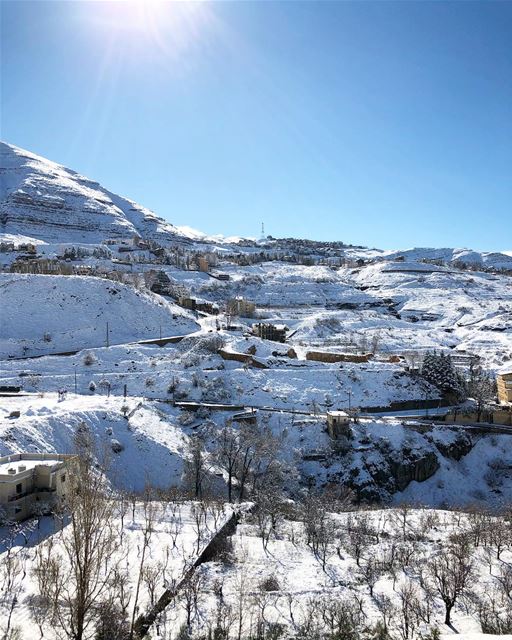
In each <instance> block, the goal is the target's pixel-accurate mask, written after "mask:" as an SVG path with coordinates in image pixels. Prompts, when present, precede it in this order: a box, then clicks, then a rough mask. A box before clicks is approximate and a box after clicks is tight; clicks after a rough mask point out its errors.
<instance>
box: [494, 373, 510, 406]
mask: <svg viewBox="0 0 512 640" xmlns="http://www.w3.org/2000/svg"><path fill="white" fill-rule="evenodd" d="M496 383H497V387H498V400H499V402H501V403H503V404H508V403H509V402H512V368H511V367H508V368H507V369H502V371H501V372H500V373H498V377H497V380H496Z"/></svg>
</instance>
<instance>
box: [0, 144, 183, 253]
mask: <svg viewBox="0 0 512 640" xmlns="http://www.w3.org/2000/svg"><path fill="white" fill-rule="evenodd" d="M0 233H2V234H13V235H20V234H21V235H24V236H29V237H34V238H37V239H39V240H44V241H47V242H61V243H65V242H82V243H90V244H94V243H99V242H101V241H102V240H104V239H105V238H121V237H133V236H134V235H135V234H138V235H140V236H142V237H144V238H151V239H155V240H159V241H160V242H162V241H165V240H169V239H172V238H173V236H176V237H178V238H183V234H181V233H180V232H179V230H178V229H177V228H176V227H175V226H174V225H172V224H170V223H168V222H165V221H164V220H162V219H160V218H158V217H157V216H155V215H154V214H153V213H152V212H151V211H149V210H148V209H145V208H144V207H141V206H140V205H138V204H136V203H135V202H132V201H131V200H128V199H127V198H122V197H120V196H117V195H115V194H113V193H111V192H110V191H107V190H106V189H104V188H103V187H102V186H101V185H99V184H98V183H97V182H94V181H92V180H89V179H88V178H86V177H84V176H81V175H80V174H78V173H76V172H75V171H72V170H71V169H67V168H65V167H63V166H62V165H59V164H56V163H55V162H51V161H49V160H46V159H44V158H41V157H39V156H37V155H34V154H32V153H29V152H28V151H24V150H23V149H20V148H18V147H15V146H14V145H9V144H6V143H4V142H0Z"/></svg>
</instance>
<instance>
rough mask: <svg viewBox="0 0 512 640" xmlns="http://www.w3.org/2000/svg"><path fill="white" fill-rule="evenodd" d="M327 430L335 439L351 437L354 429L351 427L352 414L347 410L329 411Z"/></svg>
mask: <svg viewBox="0 0 512 640" xmlns="http://www.w3.org/2000/svg"><path fill="white" fill-rule="evenodd" d="M327 431H328V432H329V435H330V436H331V438H332V439H333V440H337V439H338V438H341V437H343V436H344V437H346V438H350V437H351V436H352V429H351V428H350V416H349V415H348V413H347V412H346V411H328V412H327Z"/></svg>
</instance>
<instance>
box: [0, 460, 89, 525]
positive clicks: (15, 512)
mask: <svg viewBox="0 0 512 640" xmlns="http://www.w3.org/2000/svg"><path fill="white" fill-rule="evenodd" d="M76 460H77V457H76V456H74V455H66V454H58V453H55V454H52V453H15V454H12V455H10V456H3V457H1V458H0V510H1V519H2V520H7V521H13V520H24V519H25V518H29V517H30V516H32V515H34V514H36V513H38V512H44V511H45V510H50V509H51V507H52V505H53V504H55V503H56V502H57V501H58V500H60V499H63V498H65V496H66V493H68V492H69V491H70V490H71V489H70V487H71V478H70V476H72V475H73V465H74V462H76Z"/></svg>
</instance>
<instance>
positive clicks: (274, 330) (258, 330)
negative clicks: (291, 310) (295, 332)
mask: <svg viewBox="0 0 512 640" xmlns="http://www.w3.org/2000/svg"><path fill="white" fill-rule="evenodd" d="M252 332H253V333H254V335H256V336H258V337H260V338H263V340H273V341H274V342H286V334H287V332H288V327H287V326H286V325H284V324H272V323H271V322H257V323H256V324H253V325H252Z"/></svg>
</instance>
